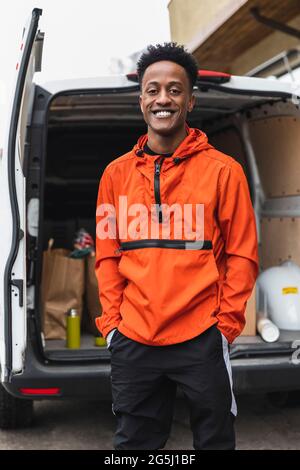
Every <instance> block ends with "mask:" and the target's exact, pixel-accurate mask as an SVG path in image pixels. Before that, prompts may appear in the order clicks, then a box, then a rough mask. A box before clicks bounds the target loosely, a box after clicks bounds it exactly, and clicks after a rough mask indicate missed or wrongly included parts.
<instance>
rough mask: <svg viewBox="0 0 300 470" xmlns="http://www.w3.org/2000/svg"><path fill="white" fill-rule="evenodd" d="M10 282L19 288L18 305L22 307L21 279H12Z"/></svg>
mask: <svg viewBox="0 0 300 470" xmlns="http://www.w3.org/2000/svg"><path fill="white" fill-rule="evenodd" d="M10 283H11V285H12V286H15V287H16V288H17V289H18V290H19V306H20V307H23V279H13V280H12V281H10Z"/></svg>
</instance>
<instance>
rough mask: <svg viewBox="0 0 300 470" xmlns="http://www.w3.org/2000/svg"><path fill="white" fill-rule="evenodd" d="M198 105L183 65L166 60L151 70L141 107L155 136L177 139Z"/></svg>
mask: <svg viewBox="0 0 300 470" xmlns="http://www.w3.org/2000/svg"><path fill="white" fill-rule="evenodd" d="M194 103H195V97H194V96H193V95H192V90H191V85H190V82H189V78H188V75H187V73H186V71H185V69H184V68H183V67H181V65H178V64H176V63H175V62H171V61H167V60H163V61H159V62H155V63H154V64H151V65H149V67H147V69H146V70H145V73H144V76H143V80H142V94H141V96H140V106H141V110H142V113H143V115H144V119H145V122H146V124H147V125H148V127H149V128H150V129H151V130H152V131H153V132H154V133H156V134H159V135H161V136H172V135H176V133H177V132H178V131H181V130H182V129H183V128H184V126H185V121H186V116H187V112H188V111H192V109H193V106H194Z"/></svg>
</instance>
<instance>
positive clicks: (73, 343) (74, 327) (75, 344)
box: [67, 308, 80, 349]
mask: <svg viewBox="0 0 300 470" xmlns="http://www.w3.org/2000/svg"><path fill="white" fill-rule="evenodd" d="M67 348H70V349H78V348H80V316H79V315H78V311H77V310H76V309H75V308H72V309H71V310H70V311H69V312H68V315H67Z"/></svg>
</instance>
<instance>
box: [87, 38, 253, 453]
mask: <svg viewBox="0 0 300 470" xmlns="http://www.w3.org/2000/svg"><path fill="white" fill-rule="evenodd" d="M138 76H139V81H140V86H141V96H140V106H141V110H142V113H143V116H144V120H145V122H146V123H147V126H148V132H147V134H146V135H144V136H142V137H141V138H140V139H139V140H138V143H137V144H136V145H135V146H134V148H133V149H132V150H130V151H129V152H128V153H127V154H125V155H123V156H122V157H120V158H117V159H116V160H114V161H112V162H111V163H110V164H109V165H108V166H107V168H106V169H105V171H104V173H103V175H102V178H101V182H100V186H99V194H98V203H97V216H96V221H97V255H96V256H97V258H96V275H97V278H98V283H99V291H100V300H101V303H102V307H103V314H102V316H101V317H99V318H97V320H96V323H97V326H98V328H99V330H100V331H101V332H102V334H103V336H105V337H106V339H107V342H108V347H109V349H110V351H111V381H112V397H113V412H114V414H115V415H116V418H117V429H116V433H115V438H114V447H115V449H160V448H162V447H164V445H165V443H166V442H167V439H168V436H169V433H170V428H171V422H172V416H173V405H174V399H175V394H176V386H177V385H178V386H180V388H181V389H182V391H183V393H184V395H185V396H186V397H187V400H188V403H189V408H190V423H191V429H192V432H193V438H194V442H193V444H194V448H195V449H234V447H235V436H234V417H235V415H236V404H235V399H234V396H233V392H232V378H231V368H230V362H229V353H228V343H231V342H232V341H233V340H234V339H235V338H236V337H237V336H238V335H239V334H240V333H241V331H242V329H243V326H244V324H245V319H244V310H245V305H246V301H247V299H248V298H249V296H250V294H251V291H252V288H253V286H254V283H255V279H256V276H257V272H258V261H257V239H256V227H255V218H254V214H253V209H252V204H251V200H250V196H249V191H248V185H247V180H246V177H245V175H244V172H243V170H242V168H241V166H240V165H239V164H238V163H237V162H236V161H235V160H234V159H233V158H231V157H229V156H227V155H224V154H222V153H220V152H218V151H217V150H216V149H215V148H213V147H212V146H211V145H210V144H209V143H208V141H207V137H206V135H205V134H204V133H203V132H202V131H200V130H199V129H191V128H189V127H188V126H187V124H186V118H187V114H188V113H189V112H191V111H192V109H193V106H194V103H195V97H194V95H193V86H194V84H195V82H196V78H197V64H196V62H195V60H194V58H193V57H192V56H191V55H190V54H189V53H188V52H186V51H185V50H184V48H183V46H178V45H176V44H174V43H167V44H164V45H157V46H149V47H148V50H147V52H146V53H144V54H143V55H142V56H141V58H140V60H139V62H138Z"/></svg>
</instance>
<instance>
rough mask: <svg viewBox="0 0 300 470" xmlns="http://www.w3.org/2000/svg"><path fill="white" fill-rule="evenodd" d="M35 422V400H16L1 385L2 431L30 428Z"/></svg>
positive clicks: (0, 415)
mask: <svg viewBox="0 0 300 470" xmlns="http://www.w3.org/2000/svg"><path fill="white" fill-rule="evenodd" d="M32 422H33V400H26V399H24V400H23V399H22V398H16V397H14V396H12V395H11V394H10V393H8V392H7V391H6V390H5V388H4V387H3V386H2V385H0V429H18V428H24V427H29V426H31V425H32Z"/></svg>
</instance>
